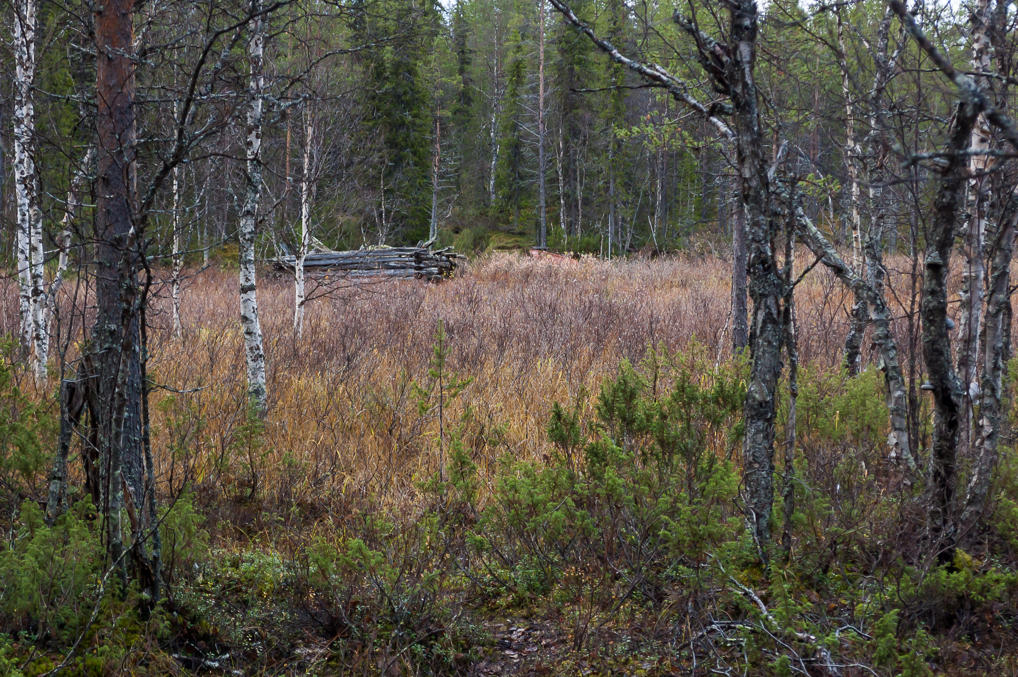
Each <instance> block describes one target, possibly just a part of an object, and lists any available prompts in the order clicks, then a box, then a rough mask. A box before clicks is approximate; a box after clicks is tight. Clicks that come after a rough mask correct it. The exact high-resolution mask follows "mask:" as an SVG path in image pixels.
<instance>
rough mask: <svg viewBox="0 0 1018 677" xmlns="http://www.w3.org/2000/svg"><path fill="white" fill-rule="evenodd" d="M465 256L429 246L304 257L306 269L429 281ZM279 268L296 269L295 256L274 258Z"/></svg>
mask: <svg viewBox="0 0 1018 677" xmlns="http://www.w3.org/2000/svg"><path fill="white" fill-rule="evenodd" d="M462 258H464V257H463V256H462V255H460V254H457V253H455V252H454V251H452V248H451V247H446V248H444V249H435V250H432V249H429V248H427V247H388V248H385V249H357V250H353V251H344V252H331V251H326V252H310V253H308V254H307V255H306V256H305V258H304V270H305V271H308V270H317V271H326V270H327V271H335V272H338V273H343V274H346V275H349V276H352V277H370V276H373V275H379V276H385V277H396V278H403V277H406V278H410V277H417V278H424V279H427V280H430V281H435V280H440V279H442V278H443V277H448V276H449V275H451V274H452V273H453V271H454V270H455V269H456V267H457V259H462ZM273 264H274V265H275V266H276V268H279V269H283V270H288V271H293V270H294V266H296V265H297V264H296V258H295V257H293V256H281V257H279V258H277V259H274V260H273Z"/></svg>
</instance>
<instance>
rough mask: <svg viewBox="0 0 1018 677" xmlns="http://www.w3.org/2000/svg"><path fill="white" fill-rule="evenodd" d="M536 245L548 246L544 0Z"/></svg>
mask: <svg viewBox="0 0 1018 677" xmlns="http://www.w3.org/2000/svg"><path fill="white" fill-rule="evenodd" d="M537 8H538V25H537V40H538V42H537V218H538V232H537V246H538V247H540V248H541V249H547V247H548V209H547V205H546V199H547V197H546V195H545V185H544V175H545V172H546V171H547V167H546V165H547V162H548V160H547V158H546V157H545V148H544V146H545V128H544V9H545V8H544V0H537Z"/></svg>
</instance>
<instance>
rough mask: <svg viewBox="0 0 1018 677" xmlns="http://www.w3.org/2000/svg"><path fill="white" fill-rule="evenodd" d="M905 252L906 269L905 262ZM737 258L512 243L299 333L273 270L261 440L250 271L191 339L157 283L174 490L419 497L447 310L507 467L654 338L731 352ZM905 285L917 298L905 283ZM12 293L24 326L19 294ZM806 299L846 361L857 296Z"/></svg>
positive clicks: (817, 329)
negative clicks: (435, 361)
mask: <svg viewBox="0 0 1018 677" xmlns="http://www.w3.org/2000/svg"><path fill="white" fill-rule="evenodd" d="M801 260H802V261H810V260H811V259H809V258H807V256H806V255H803V256H802V257H801ZM893 263H894V264H898V265H897V266H894V265H892V266H891V268H892V269H893V268H895V267H897V268H899V269H901V270H902V271H907V261H906V260H904V259H902V260H900V261H894V262H893ZM729 267H730V264H729V263H728V262H727V261H725V260H723V259H720V258H715V257H712V256H709V255H708V256H677V257H667V258H659V259H654V260H640V259H636V260H625V261H613V262H603V261H598V260H594V259H585V260H582V261H579V262H575V263H571V262H570V263H566V264H562V263H561V262H551V261H538V260H533V259H525V258H521V257H517V256H513V255H507V254H503V255H497V256H494V257H492V258H487V259H483V260H480V261H478V262H475V263H474V264H473V265H471V266H470V267H469V269H468V270H467V271H466V273H464V274H462V275H461V276H460V277H458V278H456V279H453V280H450V281H447V282H444V283H442V284H439V285H429V284H424V283H421V282H417V281H387V282H383V283H379V282H363V283H360V284H356V285H350V284H346V285H337V286H335V287H334V288H333V289H331V291H330V292H329V293H328V294H326V295H325V296H323V297H321V298H319V299H317V300H315V301H313V302H312V303H310V304H309V306H308V308H307V314H306V326H305V331H304V334H303V337H302V338H301V339H300V340H297V339H296V338H295V336H294V333H293V331H292V328H291V323H292V320H291V318H292V304H293V297H292V285H291V283H290V282H289V280H288V279H287V278H286V277H285V276H278V275H276V276H272V275H267V276H265V275H263V277H262V281H261V286H260V288H259V302H260V309H261V317H262V322H263V325H262V326H263V330H264V333H265V337H266V352H267V359H268V365H269V377H268V387H269V393H270V411H269V417H268V421H267V424H266V426H265V428H264V430H263V431H261V434H260V435H259V436H253V435H251V434H250V432H249V431H247V429H246V428H245V422H246V408H245V401H246V400H245V395H244V386H245V381H244V379H245V376H244V374H245V372H244V367H243V352H242V342H241V332H240V326H239V321H238V307H237V305H238V302H237V296H236V293H237V292H236V288H237V281H236V278H235V274H234V273H233V272H231V271H228V270H223V269H212V270H207V271H204V272H202V273H200V274H197V275H195V276H194V277H192V278H191V279H190V280H189V281H188V283H187V284H186V285H185V288H184V291H183V307H182V315H183V324H184V337H183V339H182V340H177V339H175V338H173V337H172V335H171V332H170V331H169V327H170V324H171V323H170V316H169V299H168V290H166V289H162V288H159V287H158V286H157V288H156V296H155V299H154V301H153V303H152V306H151V309H150V311H149V322H150V324H151V325H152V329H151V331H150V342H151V355H152V357H151V361H150V373H151V375H152V378H153V380H154V381H156V382H157V383H159V384H162V385H165V386H167V388H168V389H163V390H158V391H157V392H156V393H155V395H154V397H153V400H152V412H153V431H154V444H155V448H156V454H157V458H158V459H159V461H158V463H159V467H160V468H161V469H162V472H161V478H162V482H163V487H164V488H165V490H166V491H167V493H171V492H176V491H177V490H179V488H180V487H181V486H182V485H183V484H184V483H188V484H190V485H191V486H192V487H194V488H195V489H196V490H197V491H198V493H199V495H201V496H205V497H206V498H207V499H208V501H209V503H208V504H211V503H216V502H220V501H221V499H233V500H232V501H230V502H232V503H234V504H237V503H244V502H246V503H249V504H254V503H260V502H263V501H269V502H271V503H272V504H274V505H275V507H277V508H284V509H286V508H293V507H295V506H296V507H297V508H298V510H297V512H300V513H303V514H307V513H310V514H311V515H316V514H320V513H321V511H328V512H331V513H333V514H342V513H343V509H344V508H345V507H349V506H350V505H351V504H359V503H361V502H362V501H363V500H365V499H367V498H370V500H372V501H381V502H383V503H385V504H387V505H389V506H393V505H408V503H407V501H408V500H410V501H411V502H412V499H413V498H414V496H415V495H416V494H417V491H418V490H417V484H418V483H419V481H420V480H422V479H423V478H424V477H426V476H427V475H429V474H430V473H432V472H434V471H435V469H436V468H437V465H438V459H439V448H440V442H439V434H438V412H437V410H436V408H435V407H434V406H430V407H427V408H426V409H425V410H424V411H422V410H421V408H420V407H419V406H418V399H417V397H415V394H414V389H413V387H412V384H413V383H415V382H416V383H419V384H424V385H427V383H428V374H427V372H428V366H429V361H430V359H431V358H432V352H433V344H434V334H435V330H436V327H437V324H438V322H439V320H441V321H442V322H443V323H444V326H445V330H446V333H447V336H448V347H449V359H448V363H447V369H448V370H449V371H450V372H452V373H456V374H459V375H461V376H469V377H470V378H472V382H471V383H470V384H469V385H468V386H467V388H466V389H465V390H464V391H463V392H462V394H460V395H459V396H458V397H457V398H456V399H455V400H454V401H453V402H451V403H450V404H449V406H448V409H447V411H445V418H446V421H447V430H446V433H447V434H448V431H449V429H456V428H457V427H461V428H462V431H463V435H464V438H465V440H466V442H467V443H468V445H469V447H470V448H471V450H472V453H473V456H474V459H475V461H476V462H477V463H478V465H479V466H480V469H481V474H482V477H486V478H491V477H492V476H493V474H494V472H493V471H494V469H495V467H496V465H497V462H498V460H499V459H500V458H502V457H504V456H505V455H510V456H512V457H514V458H540V457H542V455H544V454H546V453H547V452H548V449H549V444H548V442H547V439H546V433H545V426H546V423H547V420H548V414H549V411H550V408H551V404H552V403H553V402H554V401H559V402H573V401H577V399H578V398H580V397H581V394H583V393H588V394H589V393H596V392H597V390H598V388H599V387H600V384H601V383H602V382H603V381H604V380H605V379H606V378H607V377H608V376H610V375H611V374H613V373H614V371H615V370H616V368H617V365H618V363H619V362H620V360H622V359H629V360H631V361H634V362H635V361H638V360H639V359H641V357H643V355H644V354H645V352H646V350H647V348H648V346H650V345H657V344H663V345H664V346H665V347H667V349H669V350H670V351H682V350H685V349H688V348H689V347H690V345H691V344H692V343H694V342H696V343H697V344H699V345H700V346H701V350H703V351H705V352H706V353H707V354H709V355H710V356H712V357H713V359H715V360H716V361H723V360H727V359H729V358H730V356H731V349H730V344H731V336H730V326H729V309H730V300H729V299H730V273H729ZM892 279H893V280H894V287H895V288H896V289H897V290H898V291H899V295H900V296H901V298H902V299H903V302H904V303H907V296H908V295H907V289H908V284H907V279H906V277H905V276H904V275H903V274H894V273H892ZM69 286H70V285H68V286H67V287H69ZM67 287H65V289H66V288H67ZM7 291H8V292H13V289H9V290H7ZM0 298H2V299H3V303H4V305H3V307H0V317H2V318H3V322H4V324H5V325H6V326H5V327H4V329H5V330H6V331H8V332H11V333H13V332H14V331H16V327H17V325H16V321H17V314H16V313H17V305H16V296H15V295H14V294H13V293H5V294H2V295H0ZM797 303H798V321H799V323H800V327H799V336H800V339H799V340H800V346H799V349H800V354H801V359H802V360H803V362H805V363H815V364H819V365H825V366H830V365H836V364H837V363H838V362H839V361H840V357H841V355H840V351H841V346H842V341H843V338H844V336H845V333H846V331H847V328H848V323H847V321H848V308H849V305H850V303H851V298H850V297H849V296H848V295H847V294H846V292H845V291H844V289H843V287H842V286H841V285H840V283H838V282H837V280H835V279H834V278H833V277H832V276H831V275H830V274H829V273H827V272H826V271H825V270H823V269H822V267H818V268H817V269H816V270H815V271H813V273H811V274H810V275H809V276H808V277H807V278H806V280H805V281H804V282H803V283H802V284H801V286H800V288H799V289H798V291H797ZM900 310H904V309H903V308H902V309H900ZM898 325H899V326H898V333H899V336H900V339H901V341H902V347H903V353H904V354H905V356H904V359H905V360H907V359H908V354H909V353H910V350H909V348H908V346H907V345H906V343H907V342H906V340H905V339H906V336H905V332H904V322H903V321H902V322H899V323H898ZM174 391H188V392H187V393H186V394H181V393H177V392H174ZM467 408H469V410H470V412H471V416H470V420H469V421H468V422H466V423H463V424H461V423H460V421H461V418H462V416H463V413H464V411H465V410H466V409H467ZM251 499H257V500H256V501H255V500H251ZM232 517H236V515H232Z"/></svg>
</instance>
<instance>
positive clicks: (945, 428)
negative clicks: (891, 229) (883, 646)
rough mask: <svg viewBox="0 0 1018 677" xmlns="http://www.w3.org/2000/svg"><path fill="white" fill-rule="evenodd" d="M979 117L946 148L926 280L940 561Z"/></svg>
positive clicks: (959, 115) (954, 444)
mask: <svg viewBox="0 0 1018 677" xmlns="http://www.w3.org/2000/svg"><path fill="white" fill-rule="evenodd" d="M976 117H977V114H976V112H975V109H974V107H973V106H971V105H969V104H967V103H962V104H959V105H958V107H957V112H956V114H955V118H954V125H953V127H952V128H951V135H950V140H949V142H948V146H947V149H946V151H947V158H948V159H947V164H946V165H945V166H944V168H943V170H942V173H941V178H940V186H939V188H938V191H937V197H936V202H935V207H934V215H933V223H932V225H931V227H930V233H929V237H928V241H929V243H930V245H929V246H930V249H929V251H928V252H927V254H926V263H925V268H926V274H925V276H924V278H923V301H922V306H921V310H920V313H921V316H922V321H923V357H924V359H925V361H926V370H927V373H928V374H929V383H930V386H929V387H930V389H931V390H932V391H933V402H934V428H933V445H932V450H931V456H930V492H931V505H930V515H929V519H930V521H929V529H930V537H931V540H932V545H933V547H934V548H936V550H937V554H938V559H939V560H940V561H941V562H948V561H950V560H951V558H952V557H953V553H954V546H955V542H956V540H955V539H956V525H955V523H954V520H953V503H954V491H955V481H956V479H955V474H956V462H957V449H958V429H959V425H960V423H961V416H962V403H963V401H964V400H963V398H964V393H963V387H962V384H961V381H960V380H959V379H958V375H957V373H956V372H955V370H954V365H953V363H952V360H951V337H950V335H949V334H948V329H947V319H948V318H947V298H948V289H947V278H948V273H949V268H950V261H951V250H952V248H953V246H954V236H955V233H956V232H957V226H958V215H959V213H960V211H961V209H962V207H963V205H964V202H965V183H966V179H967V175H968V171H967V169H968V162H967V161H966V158H965V156H964V152H965V151H966V150H967V149H968V146H969V142H970V140H971V135H972V129H973V128H974V127H975V124H976Z"/></svg>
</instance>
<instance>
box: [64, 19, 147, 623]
mask: <svg viewBox="0 0 1018 677" xmlns="http://www.w3.org/2000/svg"><path fill="white" fill-rule="evenodd" d="M133 13H134V2H133V0H107V1H106V2H105V3H103V4H100V5H99V6H98V7H97V11H96V51H97V55H98V56H97V65H98V74H97V86H96V90H97V99H98V111H97V118H96V119H97V123H96V126H97V128H98V131H99V143H98V148H99V157H98V177H97V179H98V181H97V190H96V195H97V204H96V219H95V221H96V250H97V256H96V259H97V268H98V270H97V276H96V277H97V280H96V305H97V312H98V315H97V318H96V324H95V326H94V328H93V330H92V338H91V345H92V346H93V347H94V349H95V352H94V353H93V360H90V361H88V364H90V365H93V364H94V366H93V367H92V368H94V369H95V370H96V373H95V374H94V375H92V374H87V373H86V374H85V376H86V379H84V381H83V382H84V383H85V384H86V385H85V387H87V388H94V390H95V400H96V401H97V402H98V403H100V411H99V412H98V414H99V416H98V417H97V420H94V421H93V425H94V426H95V427H96V428H97V439H98V441H99V451H100V459H101V465H102V467H103V468H104V469H107V470H105V471H104V477H103V479H104V482H103V495H104V497H103V501H102V504H103V515H104V517H105V520H106V526H107V529H106V534H107V547H108V553H109V556H110V557H111V559H112V560H113V561H117V560H118V559H119V558H120V556H121V553H123V552H124V544H123V535H124V532H123V525H122V523H121V514H122V513H123V512H124V509H125V508H126V513H127V515H128V517H129V519H130V524H131V536H132V539H131V543H130V546H129V549H130V555H131V556H130V558H129V559H130V563H131V571H132V573H133V575H134V577H135V578H136V579H137V580H138V583H139V585H140V587H141V589H142V590H144V591H146V592H147V593H148V596H149V601H150V603H153V604H154V603H155V601H156V600H157V599H158V596H159V562H158V550H152V551H150V546H151V541H150V539H151V538H152V537H153V530H154V529H155V528H156V525H155V524H154V523H153V522H150V521H149V519H148V518H147V515H148V513H147V511H146V510H145V508H144V506H145V505H146V504H147V503H148V502H149V501H150V500H154V499H153V498H152V497H151V496H150V495H149V492H152V491H154V489H155V488H154V487H153V486H151V485H150V483H149V481H148V478H149V477H151V476H152V473H151V472H150V469H148V468H146V465H147V463H148V462H149V459H148V458H147V457H146V454H145V450H144V444H143V430H142V412H143V407H142V404H143V403H142V398H143V397H144V386H143V383H142V380H143V377H142V366H141V360H142V354H141V351H142V347H141V331H140V325H141V321H142V315H141V310H142V306H143V305H144V303H145V295H144V293H142V292H141V290H140V289H139V287H138V272H139V270H140V267H141V265H142V263H143V260H144V256H143V252H142V249H141V248H142V246H143V243H144V234H143V233H141V232H139V231H138V230H137V228H136V224H135V221H134V211H135V207H134V202H135V193H136V185H135V184H136V175H135V152H136V151H135V117H134V60H133V50H134V29H133ZM95 413H96V412H93V414H95Z"/></svg>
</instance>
